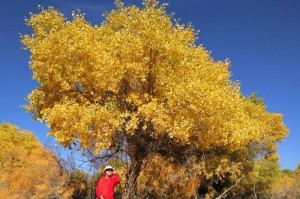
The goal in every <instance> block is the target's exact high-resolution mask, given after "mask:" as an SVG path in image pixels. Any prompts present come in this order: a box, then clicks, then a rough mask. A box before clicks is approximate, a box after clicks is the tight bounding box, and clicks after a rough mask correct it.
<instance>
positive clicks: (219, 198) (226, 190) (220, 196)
mask: <svg viewBox="0 0 300 199" xmlns="http://www.w3.org/2000/svg"><path fill="white" fill-rule="evenodd" d="M243 178H244V176H242V177H240V178H239V179H237V181H236V182H235V184H234V185H232V186H231V187H229V188H228V189H225V191H224V192H223V193H222V194H221V195H219V196H218V197H216V198H215V199H221V198H222V197H223V196H224V195H225V194H226V193H227V192H229V191H230V190H231V189H233V188H234V187H236V186H237V185H238V184H239V182H240V181H241V179H243Z"/></svg>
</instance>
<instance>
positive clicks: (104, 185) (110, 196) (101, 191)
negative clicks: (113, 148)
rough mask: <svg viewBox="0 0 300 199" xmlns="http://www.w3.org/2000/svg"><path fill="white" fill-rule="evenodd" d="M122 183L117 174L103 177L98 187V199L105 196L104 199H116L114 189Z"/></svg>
mask: <svg viewBox="0 0 300 199" xmlns="http://www.w3.org/2000/svg"><path fill="white" fill-rule="evenodd" d="M120 181H121V178H120V176H119V174H117V173H115V174H113V175H112V176H111V177H106V176H103V177H102V178H100V179H99V181H98V184H97V186H96V195H97V198H100V196H103V197H104V199H114V188H115V186H116V185H117V184H118V183H119V182H120Z"/></svg>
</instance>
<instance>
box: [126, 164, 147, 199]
mask: <svg viewBox="0 0 300 199" xmlns="http://www.w3.org/2000/svg"><path fill="white" fill-rule="evenodd" d="M142 163H143V161H142V160H137V161H134V162H132V163H131V164H130V167H129V171H128V175H127V176H126V185H125V191H124V193H123V196H122V199H133V198H134V196H135V195H136V193H137V178H138V177H139V175H140V172H141V167H142Z"/></svg>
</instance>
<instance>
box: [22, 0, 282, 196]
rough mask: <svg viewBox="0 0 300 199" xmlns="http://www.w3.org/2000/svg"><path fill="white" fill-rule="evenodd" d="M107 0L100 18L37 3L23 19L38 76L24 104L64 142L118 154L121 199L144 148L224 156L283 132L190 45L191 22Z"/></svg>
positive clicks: (221, 68) (130, 190)
mask: <svg viewBox="0 0 300 199" xmlns="http://www.w3.org/2000/svg"><path fill="white" fill-rule="evenodd" d="M116 5H117V9H115V10H113V11H111V12H109V13H108V14H106V15H105V17H106V19H105V20H104V21H103V22H102V23H101V24H100V25H92V24H90V23H89V22H87V21H86V20H85V19H84V15H83V14H81V13H78V12H74V13H73V19H71V20H67V19H66V18H64V16H63V14H62V13H60V12H59V11H57V10H55V9H54V8H52V7H50V8H48V9H46V10H45V9H42V10H41V12H40V13H38V14H33V15H31V16H30V18H29V19H28V20H27V25H28V26H30V27H32V29H33V34H32V35H24V36H23V37H22V43H23V44H24V47H25V48H26V49H28V50H30V52H31V56H30V60H31V61H30V67H31V69H32V71H33V78H34V79H35V80H36V81H37V82H38V83H39V87H38V88H36V89H35V90H34V91H33V92H32V93H31V94H30V95H29V96H28V101H29V104H28V106H27V107H26V109H27V111H28V112H30V113H32V114H33V117H34V119H36V120H39V121H42V122H47V124H48V127H49V128H50V132H49V135H51V136H53V137H55V138H56V139H57V141H58V142H59V143H60V144H62V145H63V146H65V147H76V146H79V147H80V148H82V149H92V150H94V152H95V153H96V154H98V153H99V152H101V151H106V152H108V151H109V152H111V153H115V152H118V151H120V150H122V151H123V152H125V153H126V154H127V155H128V156H129V157H130V163H131V164H130V169H129V171H128V172H129V173H128V175H127V186H126V191H125V193H124V197H125V198H132V197H131V196H132V195H133V194H134V192H135V187H136V186H135V184H136V180H137V177H138V175H139V173H140V170H141V165H142V162H143V160H144V159H145V158H146V157H147V156H148V155H149V154H155V153H158V154H160V155H162V156H163V157H166V156H168V157H170V156H174V155H175V154H178V153H185V155H186V154H188V153H191V152H195V151H196V152H197V154H203V153H206V152H208V151H211V150H214V149H222V150H223V151H228V152H230V153H232V152H234V151H238V150H244V149H245V147H246V146H248V145H249V143H251V142H255V141H259V140H263V138H267V137H270V136H271V137H272V139H273V140H272V142H273V143H275V142H277V141H281V140H282V139H283V138H284V137H285V136H286V134H287V129H286V127H285V126H284V124H283V122H282V116H281V115H280V114H274V113H268V112H267V111H266V109H265V107H264V106H262V105H259V104H254V103H252V102H250V101H249V100H246V99H245V97H243V95H241V93H240V88H239V85H238V83H236V82H232V81H231V80H230V75H231V74H230V71H229V67H230V62H229V61H228V60H226V61H216V60H214V59H213V58H212V57H211V55H210V53H209V52H208V51H207V50H205V48H204V47H203V46H202V45H200V46H199V45H196V39H197V31H195V30H194V28H193V27H192V26H191V25H182V24H179V23H178V22H176V20H172V16H171V15H170V14H168V13H166V11H165V5H161V6H159V5H158V3H157V1H153V0H152V1H151V0H146V1H144V7H143V8H139V7H136V6H128V7H124V6H123V3H121V2H120V1H117V2H116ZM274 135H275V136H274ZM176 157H178V156H176ZM179 157H180V156H179ZM182 157H184V156H182Z"/></svg>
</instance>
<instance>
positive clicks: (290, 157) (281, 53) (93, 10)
mask: <svg viewBox="0 0 300 199" xmlns="http://www.w3.org/2000/svg"><path fill="white" fill-rule="evenodd" d="M161 2H166V3H169V6H168V8H167V9H168V11H170V12H171V11H172V12H175V18H181V21H182V22H184V23H185V22H192V23H193V24H194V26H195V28H196V29H199V30H200V35H199V41H198V43H199V44H200V43H202V44H203V45H204V46H205V47H206V48H207V49H208V50H209V51H211V52H212V55H213V56H214V58H215V59H218V60H224V59H225V58H227V57H228V58H229V59H230V60H231V62H232V68H231V71H232V73H233V77H232V79H233V80H239V81H240V83H241V87H242V92H243V93H244V94H245V95H249V94H250V93H252V92H256V93H258V95H259V96H261V97H262V98H263V99H264V101H265V103H266V105H267V108H268V111H270V112H277V113H282V114H283V115H284V122H285V124H286V125H287V127H288V128H289V130H290V135H289V137H287V138H286V139H285V140H284V141H283V142H282V143H280V144H279V155H280V157H281V159H280V163H281V165H282V168H289V169H295V168H296V165H297V164H298V163H300V144H299V143H300V118H299V113H300V89H299V85H300V1H299V0H263V1H262V0H174V1H171V0H169V1H168V0H165V1H161ZM125 3H126V4H132V3H133V4H137V5H140V4H141V0H127V1H125ZM38 5H42V6H44V7H47V6H48V5H52V6H54V7H55V8H57V9H58V10H60V11H61V12H63V13H64V14H65V16H66V17H68V18H70V16H71V12H72V11H73V10H75V9H77V8H79V9H81V10H82V11H83V12H85V13H86V19H87V20H89V21H91V22H92V23H93V24H95V23H97V24H100V23H101V21H102V20H103V17H102V14H103V12H104V11H110V10H111V9H112V8H113V1H112V0H26V1H24V0H8V1H2V2H1V7H0V22H1V26H0V27H1V31H0V44H1V45H0V74H1V78H0V93H1V97H0V122H10V123H13V124H16V125H18V126H19V127H20V128H21V129H26V130H31V131H33V132H34V133H35V135H36V136H37V137H38V139H39V140H40V141H41V142H43V143H46V142H47V143H50V144H53V143H54V141H53V139H52V138H51V137H47V136H46V133H47V129H46V127H45V124H41V123H37V122H33V121H32V120H31V116H30V115H29V114H27V113H25V112H24V110H22V109H21V108H20V106H21V105H23V104H25V103H26V102H25V101H24V97H26V95H27V94H28V93H30V92H31V90H33V89H34V88H35V87H36V86H37V84H36V83H35V82H34V81H33V80H32V78H31V71H30V70H29V66H28V61H29V53H28V52H25V51H23V50H21V45H20V42H19V33H22V34H23V33H29V32H30V30H29V29H28V28H27V27H26V26H25V23H24V17H25V16H27V17H28V16H29V12H37V6H38Z"/></svg>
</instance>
